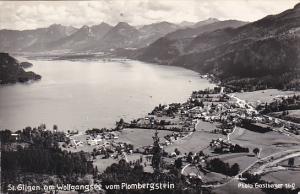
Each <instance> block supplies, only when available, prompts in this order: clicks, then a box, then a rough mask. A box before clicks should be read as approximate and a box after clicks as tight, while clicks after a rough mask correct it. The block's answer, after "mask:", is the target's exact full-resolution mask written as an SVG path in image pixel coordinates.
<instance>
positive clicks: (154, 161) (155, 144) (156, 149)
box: [152, 130, 161, 172]
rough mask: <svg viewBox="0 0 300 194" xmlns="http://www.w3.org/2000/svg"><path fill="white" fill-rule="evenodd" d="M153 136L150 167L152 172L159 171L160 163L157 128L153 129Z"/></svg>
mask: <svg viewBox="0 0 300 194" xmlns="http://www.w3.org/2000/svg"><path fill="white" fill-rule="evenodd" d="M152 138H153V148H152V154H153V156H152V167H153V169H154V172H159V171H160V163H161V148H160V146H159V137H158V132H157V130H156V131H155V134H154V136H153V137H152Z"/></svg>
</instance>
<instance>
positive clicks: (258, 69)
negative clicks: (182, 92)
mask: <svg viewBox="0 0 300 194" xmlns="http://www.w3.org/2000/svg"><path fill="white" fill-rule="evenodd" d="M54 51H58V53H67V52H80V53H81V52H89V53H93V52H95V53H96V52H110V53H113V54H114V55H117V56H122V57H127V58H131V59H136V60H141V61H146V62H152V63H158V64H161V65H172V66H180V67H184V68H188V69H192V70H194V71H197V72H200V73H208V74H212V75H214V77H215V79H217V80H219V81H222V84H223V85H225V86H227V88H232V89H233V90H237V91H240V90H244V89H245V90H255V89H264V88H280V89H300V82H299V77H300V70H299V69H300V68H299V67H300V62H299V61H300V60H299V58H300V4H297V5H295V6H294V8H292V9H289V10H286V11H284V12H282V13H279V14H277V15H269V16H266V17H264V18H262V19H260V20H258V21H255V22H243V21H238V20H225V21H220V20H218V19H216V18H209V19H207V20H204V21H199V22H197V23H193V22H187V21H184V22H181V23H179V24H174V23H169V22H159V23H154V24H149V25H144V26H138V27H137V26H131V25H129V24H128V23H125V22H119V23H118V24H117V25H115V26H111V25H109V24H106V23H100V24H99V25H94V26H83V27H81V28H79V29H78V28H74V27H71V26H63V25H59V24H54V25H51V26H49V27H48V28H39V29H35V30H23V31H18V30H0V52H40V53H47V52H54Z"/></svg>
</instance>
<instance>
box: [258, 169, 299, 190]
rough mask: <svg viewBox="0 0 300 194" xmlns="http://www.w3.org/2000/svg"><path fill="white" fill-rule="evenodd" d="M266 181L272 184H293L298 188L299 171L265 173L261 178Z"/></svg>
mask: <svg viewBox="0 0 300 194" xmlns="http://www.w3.org/2000/svg"><path fill="white" fill-rule="evenodd" d="M262 179H264V180H266V181H272V182H274V183H295V184H296V186H297V188H299V187H300V171H299V170H298V171H292V170H284V171H277V172H271V173H267V174H266V175H264V176H263V177H262Z"/></svg>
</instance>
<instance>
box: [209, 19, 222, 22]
mask: <svg viewBox="0 0 300 194" xmlns="http://www.w3.org/2000/svg"><path fill="white" fill-rule="evenodd" d="M207 21H216V22H217V21H219V20H218V19H217V18H207Z"/></svg>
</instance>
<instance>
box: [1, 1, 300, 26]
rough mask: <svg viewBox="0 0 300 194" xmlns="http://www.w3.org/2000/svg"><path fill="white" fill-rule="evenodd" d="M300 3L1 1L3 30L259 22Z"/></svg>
mask: <svg viewBox="0 0 300 194" xmlns="http://www.w3.org/2000/svg"><path fill="white" fill-rule="evenodd" d="M299 2H300V0H100V1H0V29H18V30H24V29H35V28H40V27H47V26H49V25H51V24H62V25H67V26H74V27H81V26H83V25H89V26H90V25H96V24H99V23H101V22H106V23H109V24H111V25H115V24H117V23H118V22H120V21H122V22H128V23H129V24H131V25H135V26H137V25H144V24H150V23H155V22H160V21H168V22H173V23H180V22H182V21H191V22H197V21H201V20H205V19H207V18H218V19H220V20H226V19H237V20H243V21H255V20H258V19H260V18H263V17H264V16H266V15H270V14H277V13H280V12H282V11H284V10H286V9H290V8H292V7H293V6H294V5H295V4H297V3H299Z"/></svg>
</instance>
